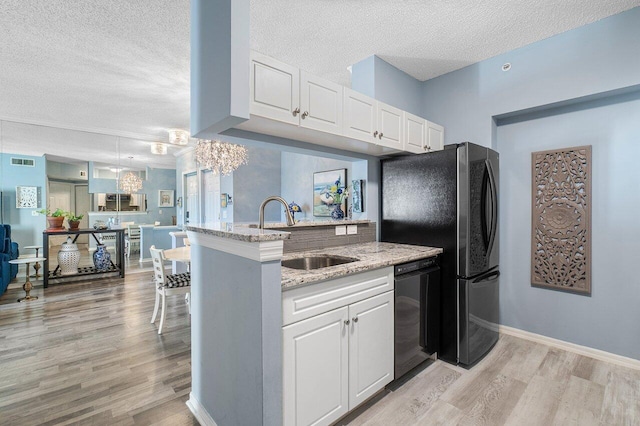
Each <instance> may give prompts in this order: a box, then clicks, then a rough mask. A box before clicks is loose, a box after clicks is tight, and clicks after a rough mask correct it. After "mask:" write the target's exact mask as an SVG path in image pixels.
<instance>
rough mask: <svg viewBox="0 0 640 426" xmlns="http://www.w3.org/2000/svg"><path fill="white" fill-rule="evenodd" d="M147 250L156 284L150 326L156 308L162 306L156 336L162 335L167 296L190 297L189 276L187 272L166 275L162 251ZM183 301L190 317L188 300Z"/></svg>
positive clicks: (153, 247) (154, 316)
mask: <svg viewBox="0 0 640 426" xmlns="http://www.w3.org/2000/svg"><path fill="white" fill-rule="evenodd" d="M149 250H150V251H151V259H152V260H153V278H154V280H155V284H156V304H155V306H154V308H153V316H152V317H151V324H154V323H155V322H156V317H157V316H158V308H159V307H160V305H162V312H161V313H160V325H159V327H158V334H162V327H163V326H164V320H165V317H166V316H167V296H171V295H173V294H184V295H190V293H191V274H190V273H189V272H184V273H181V274H167V273H166V272H165V269H164V262H165V258H164V250H161V249H156V246H151V248H150V249H149ZM185 301H186V302H187V309H188V310H189V315H191V302H190V298H185Z"/></svg>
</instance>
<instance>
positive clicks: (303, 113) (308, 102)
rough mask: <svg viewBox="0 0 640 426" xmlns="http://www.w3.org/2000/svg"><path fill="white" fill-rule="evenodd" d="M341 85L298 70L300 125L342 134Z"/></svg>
mask: <svg viewBox="0 0 640 426" xmlns="http://www.w3.org/2000/svg"><path fill="white" fill-rule="evenodd" d="M342 89H343V88H342V86H340V85H339V84H336V83H333V82H331V81H329V80H325V79H323V78H320V77H316V76H314V75H311V74H309V73H307V72H305V71H300V126H302V127H306V128H307V129H314V130H319V131H322V132H327V133H333V134H336V135H339V134H342Z"/></svg>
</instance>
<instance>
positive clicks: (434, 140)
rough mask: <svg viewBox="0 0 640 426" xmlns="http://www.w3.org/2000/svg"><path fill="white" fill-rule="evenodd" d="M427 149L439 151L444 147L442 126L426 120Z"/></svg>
mask: <svg viewBox="0 0 640 426" xmlns="http://www.w3.org/2000/svg"><path fill="white" fill-rule="evenodd" d="M426 144H427V151H440V150H443V149H444V127H442V126H441V125H439V124H436V123H432V122H430V121H427V140H426Z"/></svg>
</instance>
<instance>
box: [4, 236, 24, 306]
mask: <svg viewBox="0 0 640 426" xmlns="http://www.w3.org/2000/svg"><path fill="white" fill-rule="evenodd" d="M19 254H20V252H19V251H18V243H14V242H12V241H11V225H2V224H0V295H2V294H3V293H4V292H5V291H6V290H7V287H8V286H9V283H10V282H11V280H12V279H14V278H15V277H16V275H18V265H11V264H10V263H9V261H10V260H14V259H17V258H18V255H19Z"/></svg>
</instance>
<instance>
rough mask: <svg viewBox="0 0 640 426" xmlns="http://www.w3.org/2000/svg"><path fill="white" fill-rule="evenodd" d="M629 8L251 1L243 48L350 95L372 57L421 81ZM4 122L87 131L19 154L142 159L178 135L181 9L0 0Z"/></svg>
mask: <svg viewBox="0 0 640 426" xmlns="http://www.w3.org/2000/svg"><path fill="white" fill-rule="evenodd" d="M639 4H640V0H606V1H605V0H592V1H587V0H567V1H561V2H559V1H557V0H537V1H533V2H532V1H522V0H514V1H508V2H505V1H496V0H492V1H484V2H469V1H465V0H434V1H428V2H427V1H424V0H402V1H389V0H341V1H335V0H334V1H330V0H300V1H297V2H292V1H289V0H287V1H285V0H251V46H252V48H253V49H256V50H259V51H261V52H263V53H265V54H268V55H271V56H274V57H276V58H278V59H280V60H282V61H284V62H287V63H290V64H292V65H295V66H298V67H300V68H303V69H305V70H307V71H309V72H312V73H314V74H317V75H320V76H323V77H325V78H328V79H330V80H333V81H336V82H339V83H341V84H344V85H347V86H348V85H349V84H350V81H349V79H350V76H349V73H348V71H347V69H346V68H347V66H349V65H351V64H353V63H356V62H358V61H360V60H362V59H364V58H366V57H368V56H370V55H372V54H377V55H378V56H380V57H381V58H382V59H384V60H386V61H387V62H389V63H391V64H393V65H395V66H396V67H398V68H400V69H402V70H404V71H406V72H407V73H409V74H410V75H412V76H414V77H416V78H418V79H420V80H425V79H428V78H432V77H435V76H437V75H441V74H444V73H447V72H450V71H453V70H456V69H459V68H462V67H464V66H466V65H469V64H472V63H474V62H478V61H480V60H483V59H486V58H489V57H491V56H495V55H497V54H500V53H503V52H506V51H509V50H512V49H514V48H517V47H520V46H523V45H526V44H528V43H532V42H535V41H537V40H540V39H543V38H547V37H550V36H552V35H554V34H557V33H560V32H563V31H566V30H569V29H572V28H575V27H578V26H581V25H584V24H587V23H590V22H593V21H596V20H598V19H601V18H603V17H606V16H609V15H612V14H615V13H618V12H621V11H624V10H627V9H630V8H632V7H634V6H637V5H639ZM0 119H2V120H12V121H18V122H27V123H37V124H40V125H42V124H44V125H47V126H51V127H61V128H67V129H75V130H88V131H91V132H94V133H97V135H94V136H92V137H87V136H86V134H84V135H85V136H78V137H77V138H72V139H71V140H73V141H74V142H73V143H74V144H77V145H72V144H71V142H65V141H64V140H61V141H59V140H57V139H56V138H57V137H58V136H57V135H59V134H58V133H56V132H50V131H46V129H51V127H43V128H42V129H40V130H34V129H33V128H31V130H24V131H23V133H27V134H38V135H39V136H38V137H37V138H36V137H31V138H30V139H28V144H25V143H23V141H21V140H20V139H16V140H15V141H16V142H15V143H16V144H17V146H16V149H18V148H20V149H21V151H28V152H22V153H25V154H26V153H32V154H36V153H37V152H48V153H51V150H52V149H53V148H52V147H53V146H55V147H56V149H59V148H58V147H59V144H60V143H62V145H63V146H65V143H69V146H68V147H67V153H66V154H59V151H56V153H57V155H66V156H68V157H74V158H76V157H75V156H76V155H80V153H82V155H83V156H85V157H86V156H92V155H93V156H98V157H99V156H101V155H103V154H104V152H105V146H106V145H101V144H99V143H97V142H96V141H98V140H101V138H105V140H112V139H113V138H111V139H109V138H108V137H106V136H100V135H99V134H100V133H104V134H111V135H120V136H124V137H127V139H126V140H127V141H129V142H127V143H126V144H125V143H123V144H122V145H123V149H122V155H124V156H127V155H134V156H138V155H140V156H142V155H143V151H145V150H146V152H148V150H149V147H148V142H143V141H149V140H160V141H162V140H164V141H166V140H167V133H166V129H167V128H172V127H178V128H188V125H189V1H188V0H153V1H131V0H109V1H103V0H27V1H25V0H2V2H1V3H0ZM5 124H7V126H6V127H9V126H8V123H6V122H5ZM13 131H14V133H16V134H17V133H19V130H18V129H14V130H13ZM79 134H82V132H79ZM10 144H11V140H9V141H7V143H6V145H7V147H9V146H11V145H10ZM129 148H131V152H126V151H127V149H129ZM29 150H31V151H29ZM5 152H8V151H7V150H6V149H5ZM94 159H96V160H97V159H98V158H94ZM141 159H144V161H148V163H147V164H150V165H152V166H156V167H164V166H165V162H167V160H168V158H167V157H164V158H163V157H159V156H152V157H149V159H148V160H147V158H146V157H143V156H142V157H141Z"/></svg>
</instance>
